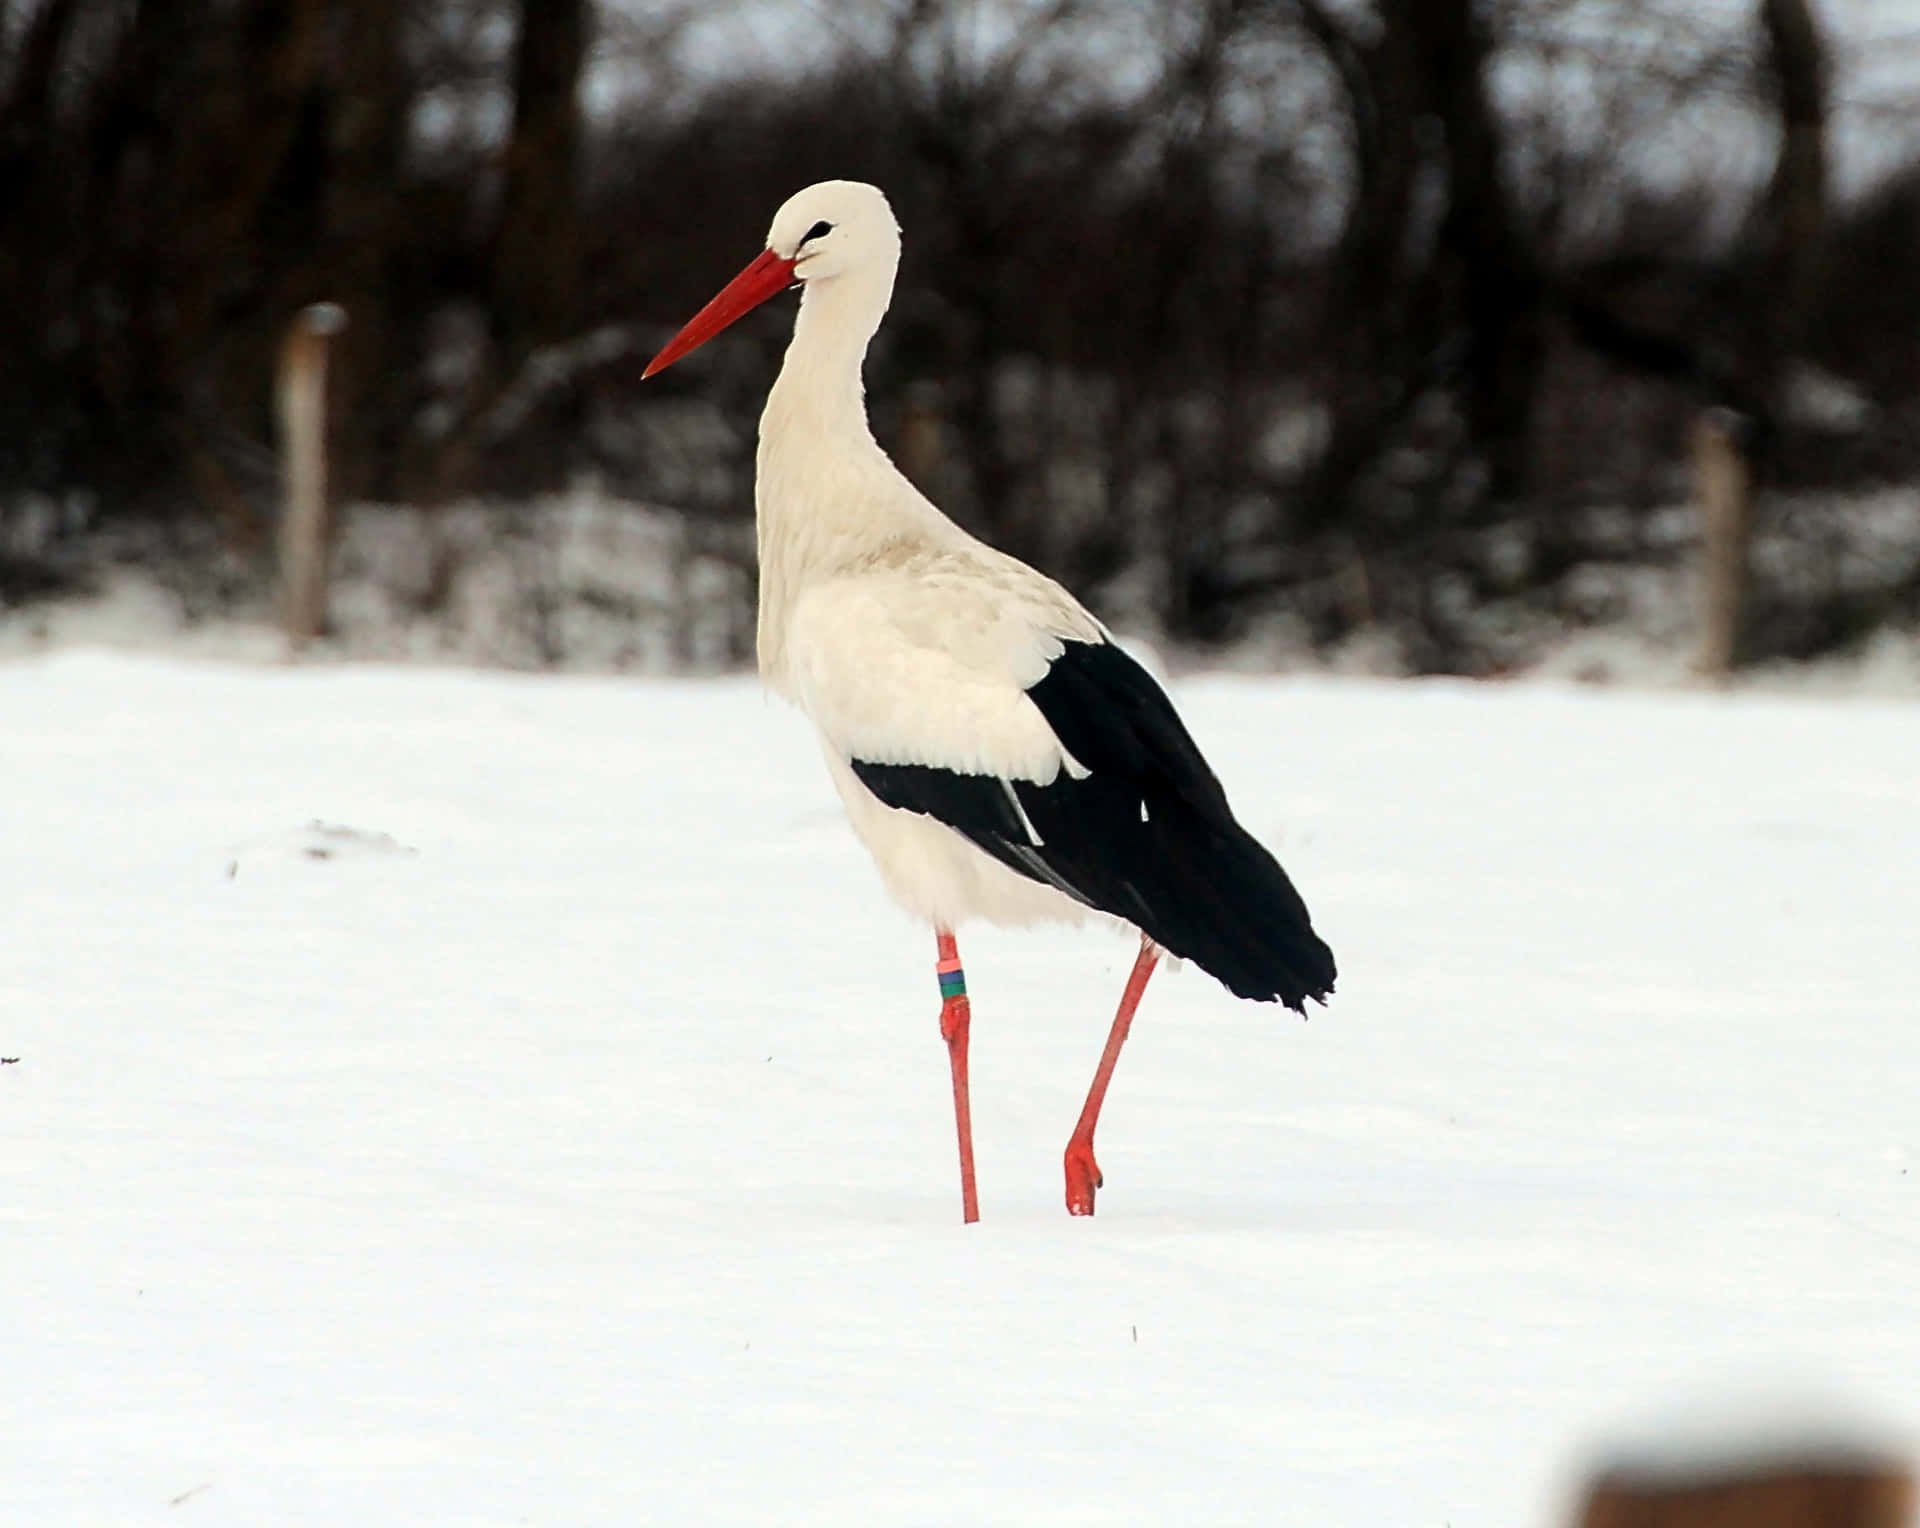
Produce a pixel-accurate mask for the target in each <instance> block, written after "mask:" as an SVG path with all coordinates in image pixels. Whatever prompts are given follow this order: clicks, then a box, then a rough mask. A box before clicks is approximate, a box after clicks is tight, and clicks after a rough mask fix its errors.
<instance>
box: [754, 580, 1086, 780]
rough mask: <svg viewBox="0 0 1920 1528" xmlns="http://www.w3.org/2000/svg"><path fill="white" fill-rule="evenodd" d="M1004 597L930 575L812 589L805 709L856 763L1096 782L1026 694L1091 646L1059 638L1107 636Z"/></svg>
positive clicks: (1064, 614)
mask: <svg viewBox="0 0 1920 1528" xmlns="http://www.w3.org/2000/svg"><path fill="white" fill-rule="evenodd" d="M1023 571H1024V570H1023ZM1006 592H1007V591H1005V590H1004V589H1002V590H998V591H996V590H995V589H993V588H992V587H990V586H983V585H982V584H981V583H980V581H979V580H977V579H974V578H961V577H955V578H953V579H942V578H941V577H940V576H939V575H938V574H933V575H931V576H930V575H929V574H928V573H927V572H926V570H923V569H912V570H908V569H901V570H900V571H899V573H898V574H897V575H893V576H889V575H888V574H887V573H879V574H876V572H875V571H874V570H872V569H865V570H862V571H861V572H860V573H859V574H858V575H852V576H848V577H845V578H836V579H829V580H826V581H824V582H822V583H819V584H816V585H814V586H813V587H812V588H810V589H809V590H808V591H807V592H806V593H805V594H804V595H802V596H801V597H800V599H799V600H798V601H797V602H796V604H795V607H794V612H793V617H792V623H791V625H790V626H789V628H788V652H787V659H788V664H789V672H790V674H791V677H792V681H793V686H794V689H795V692H796V695H795V698H796V699H797V700H798V701H799V702H800V705H801V707H802V709H804V710H805V711H806V712H807V714H808V715H809V716H810V717H812V719H813V722H814V725H815V726H817V727H818V728H819V729H820V731H821V733H822V734H823V735H824V736H825V737H826V738H827V739H828V741H829V742H831V743H832V744H834V745H835V746H836V747H837V748H839V749H840V750H841V751H842V752H844V753H845V754H846V755H847V756H848V757H850V758H858V759H864V760H868V761H870V762H872V763H876V764H926V765H932V766H934V767H937V768H941V769H948V770H953V771H955V772H957V773H960V774H979V775H997V776H1000V777H1001V778H1003V779H1012V780H1031V781H1033V782H1035V783H1036V784H1040V785H1048V784H1051V783H1052V782H1053V781H1054V780H1055V779H1056V778H1058V776H1059V774H1060V771H1061V770H1062V769H1063V768H1064V769H1065V770H1066V771H1067V772H1068V773H1069V774H1070V775H1074V776H1083V775H1085V774H1086V770H1085V769H1084V768H1083V767H1081V765H1080V764H1079V763H1078V761H1077V760H1075V759H1074V758H1073V756H1072V755H1071V754H1069V753H1068V752H1067V750H1066V748H1065V746H1064V745H1063V744H1062V743H1061V741H1060V739H1059V738H1058V737H1057V736H1055V735H1054V731H1053V729H1052V728H1051V727H1050V726H1049V725H1048V724H1047V720H1046V718H1045V717H1044V716H1042V715H1041V714H1040V709H1039V707H1037V706H1036V705H1034V703H1033V701H1032V700H1031V699H1030V698H1029V697H1028V695H1027V693H1026V692H1027V689H1028V687H1029V686H1031V685H1033V684H1035V683H1037V682H1038V681H1039V680H1040V679H1041V678H1043V677H1044V676H1045V674H1046V672H1047V669H1048V667H1049V666H1050V665H1051V664H1052V663H1053V660H1054V659H1055V658H1057V657H1059V656H1060V653H1061V651H1062V650H1063V646H1064V643H1065V641H1067V640H1071V639H1079V640H1086V636H1083V635H1082V633H1081V631H1080V630H1072V629H1069V630H1067V631H1061V630H1057V629H1050V628H1058V627H1062V626H1068V627H1073V626H1078V625H1080V623H1082V622H1084V623H1085V625H1086V626H1087V627H1092V628H1093V630H1092V631H1090V632H1087V636H1093V635H1095V633H1097V631H1098V628H1097V626H1095V625H1094V623H1093V619H1092V617H1091V616H1088V615H1086V614H1085V613H1084V612H1083V611H1080V610H1079V609H1078V607H1077V606H1073V607H1072V608H1071V610H1070V611H1055V610H1046V609H1036V608H1035V604H1036V602H1035V601H1031V600H1019V599H1014V600H1012V601H1008V600H1007V599H1006V598H1005V594H1006ZM996 594H997V595H998V596H999V597H996ZM1049 603H1050V602H1049ZM1075 615H1077V616H1078V617H1079V620H1078V621H1073V620H1072V619H1071V617H1072V616H1075ZM1096 639H1097V638H1096Z"/></svg>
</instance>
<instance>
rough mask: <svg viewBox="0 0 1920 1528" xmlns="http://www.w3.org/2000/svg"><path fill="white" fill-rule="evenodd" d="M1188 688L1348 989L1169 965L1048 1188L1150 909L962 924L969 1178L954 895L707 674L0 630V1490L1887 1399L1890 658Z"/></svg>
mask: <svg viewBox="0 0 1920 1528" xmlns="http://www.w3.org/2000/svg"><path fill="white" fill-rule="evenodd" d="M1176 698H1177V699H1178V700H1179V702H1180V703H1181V705H1182V707H1183V709H1184V711H1185V712H1186V714H1187V716H1188V719H1189V721H1190V723H1191V725H1192V727H1193V730H1194V732H1195V734H1196V736H1197V737H1198V738H1199V739H1200V741H1201V743H1202V745H1203V746H1204V747H1205V748H1207V749H1208V751H1209V753H1210V755H1211V756H1212V757H1213V759H1214V762H1215V764H1216V766H1217V767H1218V769H1219V771H1220V773H1221V774H1222V776H1223V778H1224V779H1225V780H1226V782H1227V784H1228V786H1229V789H1230V790H1231V791H1232V792H1233V794H1234V796H1235V799H1236V802H1237V804H1238V805H1239V807H1240V809H1241V812H1242V815H1243V816H1244V817H1245V818H1246V819H1247V821H1248V822H1249V824H1250V825H1251V826H1253V827H1254V828H1255V829H1256V831H1258V832H1260V833H1261V834H1262V835H1263V836H1265V837H1266V838H1267V839H1268V840H1269V841H1270V842H1271V843H1273V844H1274V846H1275V847H1276V849H1277V850H1278V851H1279V853H1280V854H1281V857H1282V858H1283V859H1284V860H1285V861H1286V863H1287V864H1288V865H1289V867H1290V868H1291V869H1292V870H1293V871H1294V873H1295V875H1296V878H1297V879H1298V880H1299V882H1300V884H1301V885H1302V887H1303V888H1304V890H1305V892H1306V894H1307V896H1308V898H1309V900H1310V902H1311V904H1312V906H1313V908H1314V911H1315V915H1316V919H1317V921H1318V922H1319V924H1320V926H1321V927H1322V928H1323V929H1324V931H1325V932H1326V933H1327V935H1328V937H1329V938H1330V940H1331V941H1332V943H1333V944H1334V946H1335V948H1336V950H1337V951H1338V952H1339V954H1340V957H1341V963H1342V975H1341V981H1340V990H1339V993H1338V995H1337V996H1336V997H1335V999H1334V1001H1333V1003H1332V1005H1331V1007H1330V1008H1329V1009H1328V1010H1326V1011H1325V1012H1324V1013H1320V1012H1316V1013H1315V1016H1314V1017H1313V1019H1312V1020H1311V1022H1308V1023H1305V1024H1302V1023H1300V1022H1299V1021H1297V1020H1294V1019H1291V1018H1290V1017H1288V1016H1286V1015H1284V1014H1282V1013H1280V1012H1278V1011H1277V1010H1274V1009H1271V1008H1262V1007H1258V1006H1254V1005H1247V1004H1238V1003H1235V1002H1234V1001H1233V1000H1231V999H1230V998H1229V997H1227V996H1226V994H1224V993H1223V992H1222V991H1221V990H1220V989H1219V988H1218V987H1217V986H1216V985H1214V984H1213V983H1212V982H1211V981H1210V980H1208V979H1207V978H1206V977H1205V976H1204V975H1202V974H1200V973H1198V972H1196V971H1192V970H1188V971H1185V972H1183V973H1181V974H1179V975H1178V976H1175V977H1173V978H1171V979H1162V978H1159V977H1156V979H1155V983H1154V985H1153V987H1152V988H1150V989H1149V991H1148V993H1147V997H1146V1001H1145V1004H1144V1005H1143V1007H1142V1011H1141V1017H1140V1020H1139V1022H1138V1023H1137V1024H1136V1026H1135V1029H1134V1036H1133V1039H1132V1041H1131V1042H1130V1044H1129V1046H1128V1050H1127V1053H1126V1055H1125V1056H1124V1057H1123V1059H1122V1062H1121V1065H1120V1069H1119V1072H1118V1074H1117V1077H1116V1081H1115V1084H1114V1090H1113V1094H1112V1097H1111V1099H1110V1101H1109V1105H1108V1109H1107V1113H1106V1117H1105V1119H1104V1120H1103V1122H1102V1127H1101V1135H1100V1141H1099V1150H1100V1160H1101V1164H1102V1166H1103V1168H1104V1169H1105V1171H1106V1175H1107V1187H1106V1189H1105V1191H1104V1192H1103V1194H1102V1196H1101V1199H1100V1202H1099V1215H1098V1216H1097V1218H1095V1219H1094V1220H1091V1221H1075V1220H1071V1219H1069V1218H1068V1217H1067V1215H1066V1214H1065V1212H1064V1210H1063V1208H1062V1205H1061V1173H1060V1152H1061V1149H1062V1147H1063V1146H1064V1144H1065V1141H1066V1136H1067V1133H1068V1131H1069V1129H1070V1127H1071V1125H1072V1122H1073V1119H1074V1116H1075V1114H1076V1113H1077V1111H1078V1107H1079V1102H1080V1097H1081V1093H1082V1090H1083V1089H1084V1088H1085V1085H1086V1083H1087V1080H1088V1078H1089V1076H1090V1075H1091V1072H1092V1068H1093V1063H1094V1060H1095V1059H1096V1057H1097V1055H1098V1052H1099V1048H1100V1044H1101V1041H1102V1039H1103V1037H1104V1034H1105V1029H1106V1024H1107V1020H1108V1017H1109V1016H1110V1013H1111V1005H1112V1003H1113V1001H1114V999H1115V997H1116V996H1117V993H1118V990H1119V987H1120V984H1121V981H1122V979H1123V977H1124V974H1125V969H1126V966H1127V964H1128V962H1129V959H1130V955H1131V950H1130V947H1129V946H1128V944H1127V943H1126V942H1125V941H1124V940H1122V939H1119V938H1117V937H1114V936H1112V935H1110V934H1104V933H1097V932H1091V931H1089V932H1079V933H1076V932H1071V931H1036V932H1032V933H1026V934H1007V933H999V932H994V931H988V930H982V931H976V932H974V933H971V934H969V933H967V932H966V931H963V932H962V935H961V950H962V953H963V955H964V956H965V958H966V960H967V969H968V979H969V985H970V988H971V991H972V995H973V998H974V1003H975V1023H974V1079H973V1080H974V1100H973V1101H974V1110H975V1130H976V1135H977V1140H978V1148H979V1169H980V1185H981V1195H982V1209H983V1215H984V1219H983V1222H982V1223H981V1224H980V1225H979V1226H976V1227H973V1228H963V1227H962V1226H961V1224H960V1215H959V1203H958V1185H957V1175H956V1172H955V1166H954V1161H953V1143H952V1121H951V1116H950V1113H949V1108H948V1099H947V1079H946V1064H945V1058H944V1053H943V1050H942V1047H941V1045H940V1042H939V1039H938V1035H937V1030H936V1022H935V1021H936V1014H937V1010H938V994H937V988H936V985H935V982H934V976H933V970H932V966H933V959H934V951H933V942H932V940H931V938H930V937H928V936H927V934H926V933H925V931H923V930H920V929H917V928H914V927H913V926H911V925H910V924H909V923H907V921H906V920H905V919H904V918H903V917H901V916H900V915H898V914H896V913H894V912H892V911H890V910H889V909H888V908H887V906H886V905H885V904H884V902H883V899H882V897H881V894H880V891H879V888H878V883H877V878H876V877H875V875H874V874H873V872H872V870H871V868H870V867H869V866H867V865H866V864H865V862H864V861H863V860H862V858H861V856H860V852H859V850H858V849H857V847H856V845H855V844H854V843H853V841H852V839H851V836H850V835H849V834H848V832H847V831H846V829H845V827H844V825H843V824H842V822H841V821H840V818H839V812H838V808H837V806H836V804H835V803H834V801H833V798H832V796H831V793H830V789H829V786H828V784H827V781H826V779H825V775H824V771H823V770H822V768H821V766H820V762H819V759H818V756H817V753H816V751H815V749H814V746H813V744H812V742H811V741H810V739H809V738H808V736H807V735H806V732H805V730H804V728H803V726H802V724H801V723H800V722H799V721H798V719H797V718H795V717H794V716H792V715H791V714H790V713H788V712H787V711H785V710H784V709H782V708H781V707H779V706H778V705H776V704H773V703H770V702H768V701H766V700H765V699H763V698H762V696H761V694H760V692H759V690H758V688H757V687H756V686H755V685H754V684H753V683H752V682H750V681H747V680H741V679H723V680H709V681H701V682H692V681H664V680H635V679H610V678H586V677H564V678H557V677H544V678H535V677H531V676H515V675H500V674H493V675H482V674H470V673H462V672H457V671H447V670H431V669H422V670H408V669H402V668H382V667H373V666H367V667H325V666H319V665H314V666H306V667H284V666H282V667H275V666H267V665H255V666H245V665H237V664H236V665H221V664H216V663H210V662H205V661H190V660H187V659H183V658H177V657H176V658H172V659H166V660H157V659H151V658H139V657H134V656H128V655H125V654H109V653H99V652H86V651H65V652H59V653H55V654H53V655H50V656H43V657H34V658H30V659H22V660H18V661H14V662H11V663H6V664H0V714H3V715H4V716H5V718H6V721H5V732H4V736H3V739H0V929H4V931H5V936H4V937H5V958H4V959H0V1055H4V1056H7V1057H17V1058H18V1059H17V1061H14V1062H12V1063H11V1064H8V1065H5V1066H0V1292H4V1298H0V1354H4V1355H5V1379H4V1381H0V1518H3V1519H4V1520H6V1521H9V1522H46V1523H53V1522H59V1523H90V1524H91V1523H102V1524H121V1523H145V1522H158V1521H163V1520H164V1521H167V1522H181V1523H185V1522H190V1521H191V1522H199V1523H207V1524H233V1525H241V1524H246V1525H253V1524H259V1523H268V1522H270V1523H274V1524H280V1525H295V1524H308V1523H311V1524H327V1525H338V1524H343V1523H354V1524H369V1525H381V1524H395V1525H400V1524H406V1525H415V1524H422V1523H468V1524H495V1523H499V1524H510V1523H522V1522H524V1523H554V1524H601V1523H606V1524H614V1523H618V1524H630V1523H637V1522H646V1523H663V1524H680V1523H686V1524H693V1523H698V1524H731V1523H741V1524H746V1523H755V1524H758V1523H765V1522H770V1521H777V1522H781V1523H801V1524H808V1523H817V1524H836V1525H843V1524H849V1523H887V1524H951V1523H985V1522H993V1523H1012V1524H1019V1523H1034V1524H1041V1523H1044V1524H1047V1525H1050V1528H1051V1525H1058V1524H1066V1523H1076V1524H1108V1523H1142V1524H1146V1523H1153V1524H1159V1523H1168V1522H1194V1523H1240V1522H1248V1523H1252V1522H1258V1523H1273V1524H1302V1525H1372V1524H1378V1525H1383V1528H1384V1525H1402V1524H1420V1523H1426V1524H1434V1525H1438V1524H1441V1523H1453V1524H1455V1525H1467V1524H1493V1523H1499V1524H1525V1523H1537V1524H1547V1523H1550V1522H1553V1521H1556V1520H1559V1519H1560V1518H1561V1517H1562V1516H1563V1515H1564V1512H1565V1507H1566V1499H1567V1496H1568V1493H1570V1492H1571V1491H1573V1490H1575V1489H1576V1488H1577V1486H1578V1482H1579V1481H1580V1479H1581V1478H1582V1476H1583V1474H1584V1472H1585V1471H1586V1470H1587V1469H1588V1468H1589V1467H1590V1466H1591V1465H1592V1464H1593V1463H1594V1462H1595V1461H1596V1460H1598V1459H1600V1458H1602V1457H1604V1456H1605V1454H1606V1453H1607V1452H1608V1451H1609V1450H1610V1449H1611V1448H1612V1445H1613V1442H1614V1441H1615V1440H1617V1439H1619V1438H1621V1437H1623V1436H1627V1435H1629V1434H1631V1433H1632V1432H1633V1431H1634V1430H1635V1429H1638V1428H1641V1427H1642V1426H1643V1425H1644V1419H1646V1418H1647V1417H1649V1416H1656V1417H1660V1416H1666V1415H1668V1414H1669V1413H1668V1410H1667V1408H1669V1407H1671V1406H1673V1405H1675V1404H1683V1405H1684V1406H1685V1407H1686V1409H1687V1414H1688V1415H1690V1416H1696V1417H1697V1416H1710V1415H1711V1414H1712V1413H1713V1411H1714V1409H1715V1407H1716V1406H1717V1405H1719V1404H1720V1403H1721V1402H1723V1401H1724V1402H1725V1403H1726V1404H1727V1405H1728V1406H1729V1408H1733V1407H1735V1405H1736V1403H1738V1402H1739V1401H1740V1400H1741V1399H1742V1398H1744V1397H1750V1396H1752V1395H1754V1394H1756V1393H1759V1392H1761V1391H1763V1390H1770V1391H1771V1392H1772V1393H1775V1394H1784V1395H1785V1396H1786V1397H1787V1398H1788V1402H1787V1405H1786V1406H1785V1408H1784V1409H1785V1410H1788V1411H1791V1410H1792V1409H1793V1406H1794V1404H1796V1403H1795V1402H1794V1400H1793V1398H1794V1397H1800V1396H1813V1397H1837V1398H1838V1399H1837V1401H1836V1402H1835V1406H1836V1407H1837V1409H1838V1410H1839V1411H1840V1412H1841V1413H1843V1414H1848V1415H1855V1416H1858V1417H1862V1418H1865V1419H1867V1421H1866V1423H1865V1424H1863V1425H1866V1426H1871V1427H1876V1428H1881V1429H1884V1431H1883V1432H1881V1433H1879V1434H1878V1435H1877V1436H1876V1439H1873V1440H1869V1441H1878V1439H1881V1438H1885V1439H1892V1440H1894V1441H1895V1443H1896V1445H1897V1444H1898V1442H1899V1440H1900V1439H1902V1438H1904V1437H1905V1436H1906V1435H1907V1430H1908V1429H1910V1428H1911V1427H1912V1425H1913V1423H1914V1421H1915V1419H1916V1417H1917V1416H1920V1306H1916V1303H1915V1301H1914V1299H1913V1290H1914V1288H1915V1284H1916V1279H1917V1278H1920V1215H1916V1210H1917V1209H1920V1166H1917V1165H1916V1160H1917V1158H1920V1125H1917V1124H1916V1122H1915V1121H1916V1118H1920V1114H1917V1113H1916V1110H1915V1107H1914V1100H1915V1099H1916V1097H1920V1032H1917V1031H1916V1028H1915V1025H1914V1022H1913V1021H1914V1013H1915V1006H1914V997H1913V990H1914V979H1915V977H1916V975H1917V974H1920V972H1917V971H1916V962H1915V936H1914V928H1915V926H1916V921H1920V871H1916V868H1915V867H1916V866H1920V774H1916V772H1915V770H1914V768H1913V765H1914V761H1915V760H1916V759H1920V710H1916V709H1915V707H1914V706H1913V705H1912V704H1911V702H1910V701H1909V702H1906V703H1895V702H1891V701H1885V700H1872V699H1848V700H1845V701H1836V700H1816V699H1809V698H1805V697H1800V696H1787V695H1768V694H1753V693H1736V694H1732V695H1705V694H1668V695H1630V694H1622V693H1618V692H1611V691H1609V692H1601V691H1595V690H1590V689H1588V690H1582V689H1574V688H1559V687H1555V686H1552V685H1547V684H1519V685H1509V686H1481V687H1469V686H1463V685H1454V684H1420V685H1414V684H1404V683H1400V684H1395V683H1383V682H1378V681H1365V680H1354V679H1336V678H1327V677H1322V678H1313V679H1295V680H1285V681H1276V680H1271V679H1266V680H1255V679H1248V678H1240V677H1213V678H1201V679H1190V680H1187V681H1184V682H1181V683H1179V684H1178V686H1177V690H1176ZM1702 1395H1704V1396H1706V1397H1707V1399H1706V1400H1704V1401H1702V1400H1699V1399H1698V1397H1700V1396H1702ZM1689 1398H1691V1399H1689ZM1808 1405H1809V1406H1811V1407H1815V1408H1816V1409H1818V1408H1819V1407H1823V1406H1824V1402H1811V1401H1810V1402H1809V1403H1808ZM1782 1409H1783V1408H1781V1407H1775V1408H1774V1411H1775V1412H1776V1413H1778V1412H1780V1411H1781V1410H1782ZM1852 1435H1853V1433H1852V1432H1850V1433H1849V1436H1852ZM174 1503H177V1505H171V1504H174Z"/></svg>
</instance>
